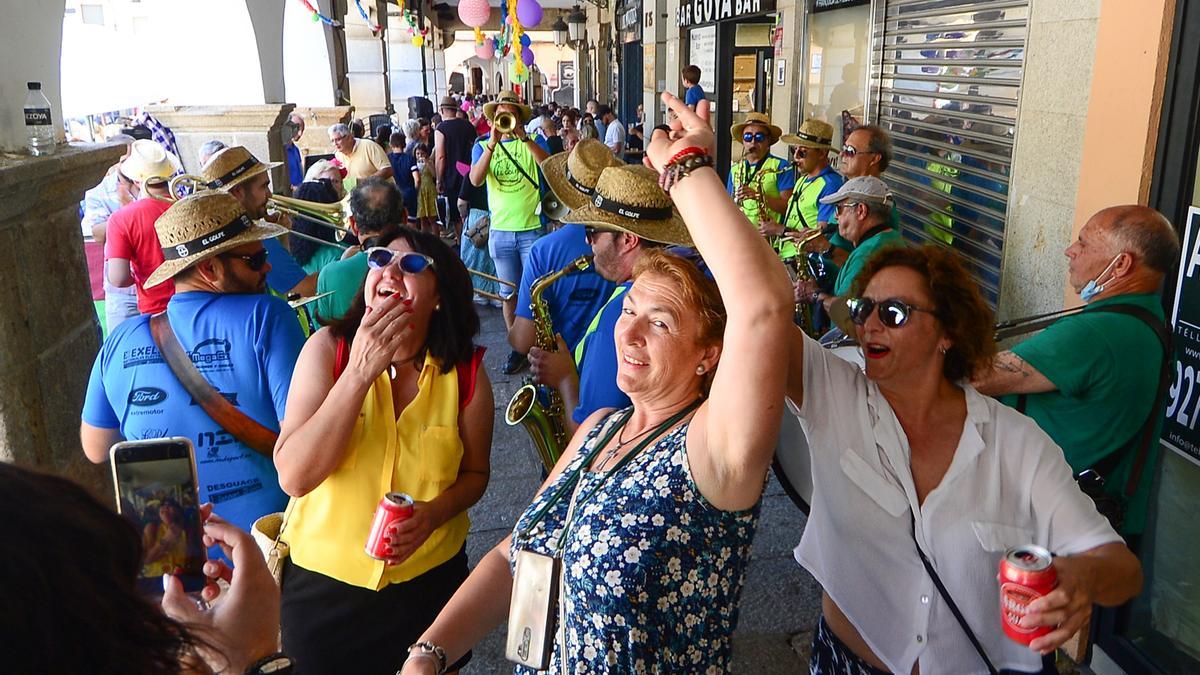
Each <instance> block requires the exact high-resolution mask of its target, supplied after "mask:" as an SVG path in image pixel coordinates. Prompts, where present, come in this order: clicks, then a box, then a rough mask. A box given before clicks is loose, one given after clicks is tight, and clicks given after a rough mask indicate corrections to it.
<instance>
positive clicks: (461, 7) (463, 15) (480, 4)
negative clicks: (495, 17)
mask: <svg viewBox="0 0 1200 675" xmlns="http://www.w3.org/2000/svg"><path fill="white" fill-rule="evenodd" d="M491 14H492V8H491V7H490V6H489V5H488V2H487V0H461V1H460V2H459V3H458V18H460V19H462V22H463V23H465V24H466V25H468V26H470V27H471V28H479V27H480V26H483V25H484V24H486V23H487V22H488V18H489V17H491Z"/></svg>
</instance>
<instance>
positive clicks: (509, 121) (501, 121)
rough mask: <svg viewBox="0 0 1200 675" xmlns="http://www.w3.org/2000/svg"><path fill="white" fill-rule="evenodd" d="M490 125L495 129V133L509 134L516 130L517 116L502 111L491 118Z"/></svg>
mask: <svg viewBox="0 0 1200 675" xmlns="http://www.w3.org/2000/svg"><path fill="white" fill-rule="evenodd" d="M492 124H493V125H494V126H495V127H496V131H498V132H500V133H502V134H511V133H512V132H513V130H514V129H516V128H517V116H516V115H514V114H512V113H510V112H508V111H507V110H502V111H500V112H498V113H496V114H495V115H494V116H493V117H492Z"/></svg>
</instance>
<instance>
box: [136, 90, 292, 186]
mask: <svg viewBox="0 0 1200 675" xmlns="http://www.w3.org/2000/svg"><path fill="white" fill-rule="evenodd" d="M295 107H296V106H295V105H294V104H292V103H283V104H279V103H274V104H268V105H236V106H201V105H191V106H171V105H155V106H150V107H149V108H147V110H148V111H149V113H150V114H151V115H153V116H154V117H155V119H157V120H158V121H160V122H162V123H163V124H165V125H167V126H168V127H170V129H171V131H172V132H173V133H174V134H175V143H176V145H178V146H179V154H180V155H181V157H180V158H179V159H180V161H182V162H183V170H184V171H186V172H187V173H194V174H198V173H200V165H199V164H200V158H199V156H198V151H199V150H200V146H201V145H203V144H204V143H205V142H206V141H210V140H213V139H216V140H218V141H221V142H223V143H225V144H226V145H243V146H245V147H246V149H247V150H249V151H250V152H251V153H253V154H254V156H255V157H257V158H258V159H259V160H260V161H263V162H285V163H286V161H287V157H285V156H284V151H283V135H282V126H283V123H284V122H285V121H286V120H287V117H288V115H289V114H290V113H291V112H292V109H293V108H295ZM307 134H308V132H307V131H306V132H305V135H307ZM287 185H288V175H287V166H286V164H285V165H283V166H278V167H276V168H275V169H274V170H272V171H271V187H272V188H273V189H274V190H275V191H276V192H282V193H284V194H286V193H287V191H288V190H287Z"/></svg>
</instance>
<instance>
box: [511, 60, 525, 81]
mask: <svg viewBox="0 0 1200 675" xmlns="http://www.w3.org/2000/svg"><path fill="white" fill-rule="evenodd" d="M508 79H510V80H512V81H513V82H516V83H517V84H520V83H522V82H525V81H526V80H528V79H529V70H528V69H526V68H521V69H520V70H517V64H516V62H515V61H514V62H513V63H511V64H509V66H508Z"/></svg>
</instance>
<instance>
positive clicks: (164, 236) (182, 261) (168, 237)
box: [144, 190, 287, 288]
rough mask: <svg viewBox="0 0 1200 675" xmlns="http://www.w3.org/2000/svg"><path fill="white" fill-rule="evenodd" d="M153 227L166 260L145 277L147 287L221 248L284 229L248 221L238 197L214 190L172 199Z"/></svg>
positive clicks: (283, 231)
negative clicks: (175, 199) (169, 205)
mask: <svg viewBox="0 0 1200 675" xmlns="http://www.w3.org/2000/svg"><path fill="white" fill-rule="evenodd" d="M154 229H155V231H157V232H158V241H159V242H160V243H161V244H162V250H163V258H164V259H165V260H164V261H163V263H162V264H161V265H159V266H158V269H156V270H154V273H153V274H151V275H150V276H149V278H147V279H146V283H145V284H144V286H145V287H146V288H150V287H151V286H157V285H158V284H161V283H162V282H164V281H166V280H167V279H170V278H172V277H174V276H175V275H176V274H179V273H180V272H182V271H183V270H185V269H187V268H188V267H190V266H191V265H193V264H195V263H197V262H200V261H201V260H206V259H208V258H211V257H213V256H214V255H217V254H218V253H221V252H223V251H228V250H229V249H231V248H237V247H238V246H241V245H242V244H247V243H249V242H252V241H262V240H263V239H270V238H271V237H278V236H279V235H281V234H284V233H286V232H287V230H285V229H283V228H282V227H280V226H278V225H273V224H271V223H267V222H261V221H260V222H255V221H252V220H250V218H249V217H248V216H247V215H246V210H245V209H243V208H242V205H241V203H239V202H238V200H237V199H235V198H234V197H233V196H232V195H229V194H226V193H224V192H219V191H217V190H204V191H201V192H199V193H197V194H194V195H191V196H189V197H184V198H183V199H181V200H179V201H177V202H175V203H174V204H172V205H171V208H169V209H167V211H166V213H164V214H162V215H161V216H159V217H158V220H157V221H155V223H154Z"/></svg>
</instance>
